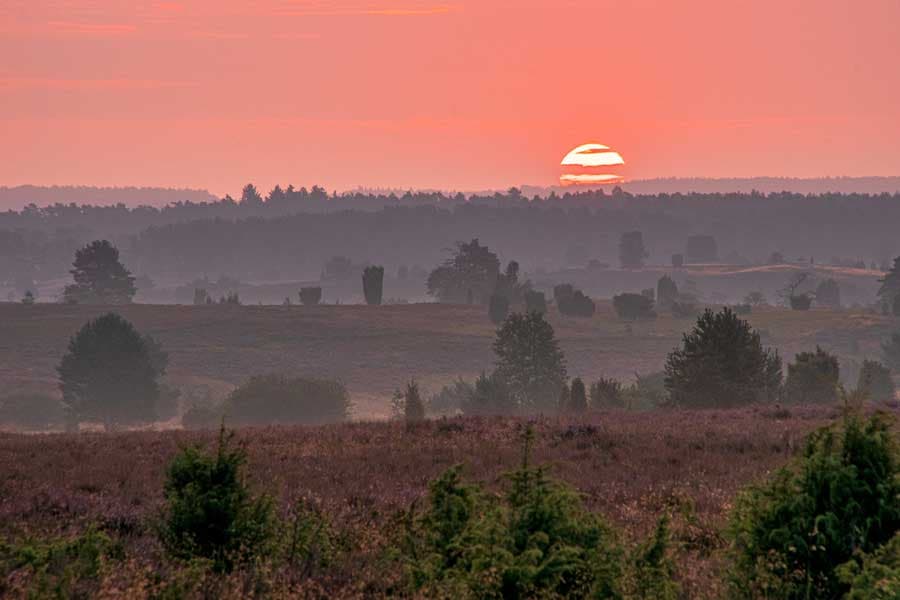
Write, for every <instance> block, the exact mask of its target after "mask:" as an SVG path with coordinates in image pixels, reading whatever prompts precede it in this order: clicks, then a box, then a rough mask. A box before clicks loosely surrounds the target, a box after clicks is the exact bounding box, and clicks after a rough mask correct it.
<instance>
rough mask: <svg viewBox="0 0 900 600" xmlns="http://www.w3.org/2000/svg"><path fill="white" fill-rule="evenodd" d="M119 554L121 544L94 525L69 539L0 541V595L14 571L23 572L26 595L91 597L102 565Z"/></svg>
mask: <svg viewBox="0 0 900 600" xmlns="http://www.w3.org/2000/svg"><path fill="white" fill-rule="evenodd" d="M121 557H122V549H121V547H120V546H119V545H118V544H116V543H114V542H113V541H112V540H110V538H109V537H108V536H106V535H105V534H104V533H101V532H100V531H98V530H97V529H96V528H94V527H88V529H87V530H86V531H85V532H84V533H82V534H81V535H78V536H76V537H74V538H70V539H56V540H39V539H26V540H22V541H19V542H16V543H8V542H5V541H2V540H0V594H3V593H4V589H3V586H4V584H5V583H6V581H7V580H8V578H9V576H10V575H11V574H12V573H13V572H17V571H25V572H27V573H28V578H27V579H28V584H27V590H26V591H27V597H29V598H60V599H62V598H79V597H80V598H87V597H91V596H93V595H95V594H96V592H97V590H98V588H99V585H100V579H101V577H102V574H103V570H104V565H105V564H106V563H107V562H108V561H111V560H118V559H121Z"/></svg>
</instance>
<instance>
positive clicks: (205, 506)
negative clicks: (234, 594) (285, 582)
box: [159, 426, 275, 572]
mask: <svg viewBox="0 0 900 600" xmlns="http://www.w3.org/2000/svg"><path fill="white" fill-rule="evenodd" d="M233 437H234V432H230V433H229V432H226V431H225V427H224V426H223V427H222V429H221V430H220V432H219V443H218V447H217V449H216V452H215V454H210V453H207V452H205V451H203V450H202V449H200V448H198V447H187V448H184V449H182V451H181V452H180V453H179V454H178V455H177V456H176V457H175V458H174V459H173V460H172V462H171V463H170V464H169V467H168V469H167V472H166V483H165V490H164V496H165V501H166V507H165V514H164V518H163V522H162V524H161V526H160V531H159V533H160V539H161V541H162V543H163V545H164V546H165V547H166V549H167V550H168V551H169V553H170V554H171V555H172V556H174V557H175V558H180V559H187V560H189V559H192V558H195V557H202V558H207V559H209V560H211V561H212V565H213V569H214V570H215V571H218V572H228V571H231V569H232V568H233V567H234V566H235V565H236V564H240V563H244V562H246V561H248V560H251V559H253V558H255V557H257V556H261V555H264V553H265V552H266V551H267V549H268V548H267V547H268V546H269V544H270V543H271V542H272V537H273V534H274V526H275V517H274V509H273V504H272V501H271V500H270V499H269V498H268V497H266V496H258V497H255V498H254V497H253V496H252V495H251V494H250V491H249V489H248V488H247V485H246V484H245V483H244V481H243V478H242V474H241V471H242V469H243V466H244V464H245V462H246V459H247V457H246V453H245V452H244V450H243V449H241V448H235V447H233V443H232V440H233Z"/></svg>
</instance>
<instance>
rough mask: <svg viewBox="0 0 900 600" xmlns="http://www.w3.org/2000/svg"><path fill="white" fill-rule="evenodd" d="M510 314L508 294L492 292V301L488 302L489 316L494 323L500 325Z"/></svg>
mask: <svg viewBox="0 0 900 600" xmlns="http://www.w3.org/2000/svg"><path fill="white" fill-rule="evenodd" d="M508 314H509V300H508V299H507V298H506V296H501V295H500V294H491V301H490V303H489V304H488V317H490V319H491V322H492V323H493V324H494V325H499V324H501V323H502V322H503V321H505V320H506V316H507V315H508Z"/></svg>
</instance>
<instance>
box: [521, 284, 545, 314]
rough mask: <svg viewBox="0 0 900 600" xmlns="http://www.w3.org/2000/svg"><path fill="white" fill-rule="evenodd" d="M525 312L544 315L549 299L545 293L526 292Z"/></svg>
mask: <svg viewBox="0 0 900 600" xmlns="http://www.w3.org/2000/svg"><path fill="white" fill-rule="evenodd" d="M525 312H536V313H541V314H544V313H545V312H547V299H546V298H545V297H544V292H537V291H535V290H528V291H527V292H525Z"/></svg>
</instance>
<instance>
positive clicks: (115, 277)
mask: <svg viewBox="0 0 900 600" xmlns="http://www.w3.org/2000/svg"><path fill="white" fill-rule="evenodd" d="M72 266H73V269H72V270H71V271H69V272H70V273H71V274H72V278H73V279H74V280H75V283H73V284H70V285H67V286H66V287H65V290H64V291H63V299H64V300H65V301H66V302H69V303H73V304H130V303H131V300H132V298H134V294H135V293H136V292H137V289H136V288H135V286H134V277H132V276H131V273H130V272H129V271H128V269H126V268H125V266H124V265H123V264H122V263H121V262H120V261H119V250H118V249H117V248H116V247H115V246H113V245H112V244H110V243H109V242H108V241H106V240H97V241H94V242H91V243H90V244H88V245H87V246H85V247H83V248H80V249H79V250H76V251H75V261H74V262H73V263H72Z"/></svg>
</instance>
